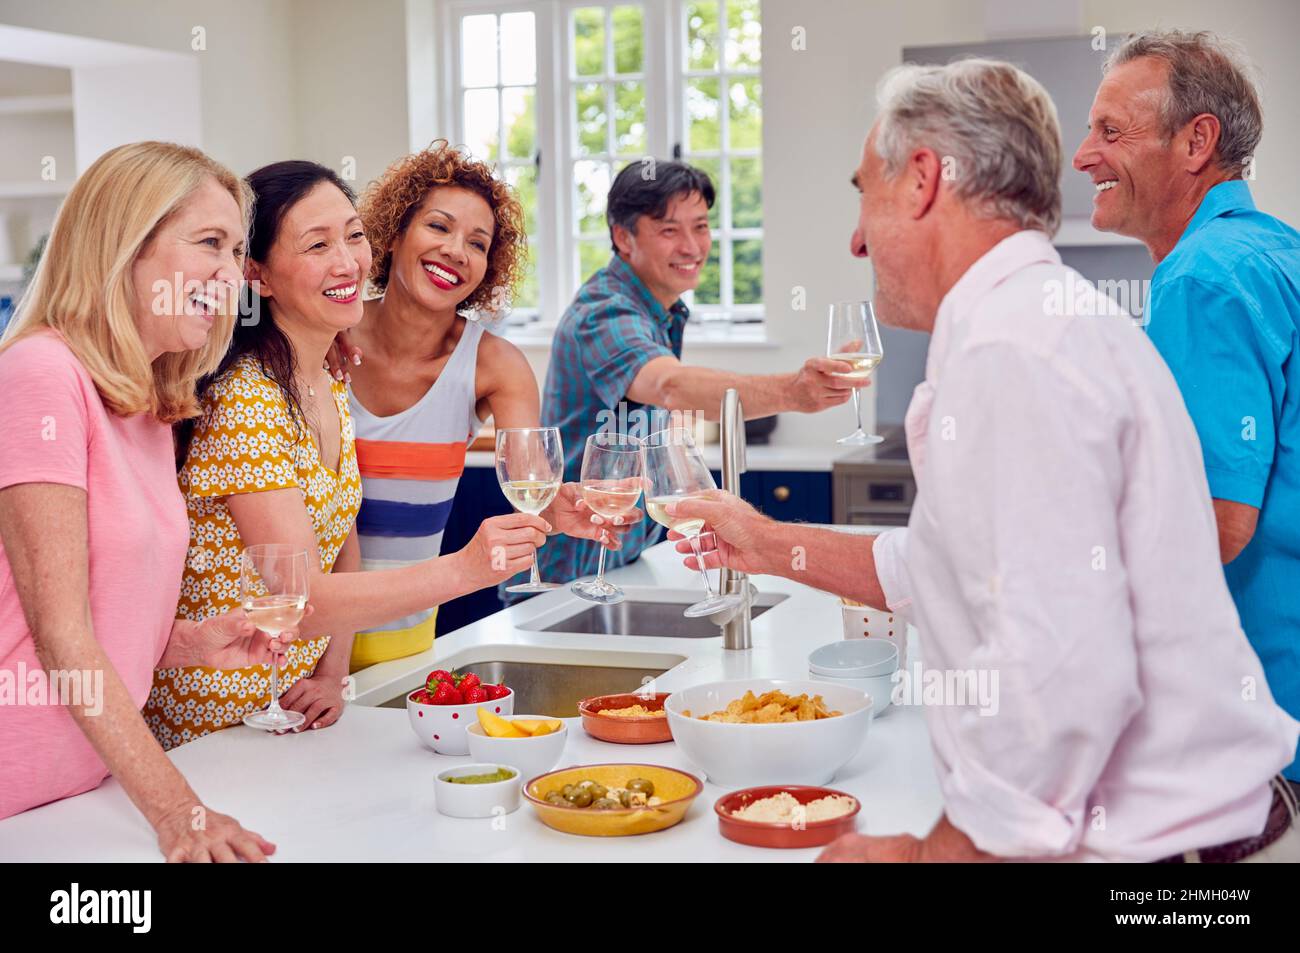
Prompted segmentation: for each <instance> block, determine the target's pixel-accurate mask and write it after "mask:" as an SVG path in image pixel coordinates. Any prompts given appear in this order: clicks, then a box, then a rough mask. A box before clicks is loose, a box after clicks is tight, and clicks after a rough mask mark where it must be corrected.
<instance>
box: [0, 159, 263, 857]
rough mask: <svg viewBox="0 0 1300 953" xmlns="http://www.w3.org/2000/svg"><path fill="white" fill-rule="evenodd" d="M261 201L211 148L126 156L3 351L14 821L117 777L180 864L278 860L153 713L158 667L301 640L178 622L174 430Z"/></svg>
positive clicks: (184, 527) (230, 305) (181, 558)
mask: <svg viewBox="0 0 1300 953" xmlns="http://www.w3.org/2000/svg"><path fill="white" fill-rule="evenodd" d="M248 209H249V199H248V196H247V192H246V190H245V187H244V186H243V184H242V183H241V182H240V181H239V179H237V178H236V177H235V176H234V175H233V174H232V173H231V172H230V171H229V170H227V169H225V168H223V167H222V166H220V165H218V164H217V163H215V162H213V161H212V160H211V159H209V158H208V157H207V156H205V155H204V154H203V153H201V152H199V151H198V150H196V149H189V148H184V147H181V146H176V145H171V144H168V143H159V142H142V143H135V144H132V145H126V146H121V147H119V148H117V149H114V150H112V151H110V152H108V153H106V154H105V155H103V156H102V157H100V158H99V159H98V160H97V161H96V162H95V163H94V164H93V165H92V166H91V167H90V168H89V169H87V170H86V171H85V172H84V173H83V174H82V176H81V177H80V179H79V180H78V181H77V183H76V184H75V185H74V186H73V188H72V191H71V192H70V193H69V194H68V197H67V199H66V200H65V201H64V203H63V206H62V208H61V209H60V211H59V216H58V219H57V220H56V222H55V224H54V229H53V232H52V234H51V235H50V241H49V245H48V247H47V248H46V250H45V254H44V256H43V259H42V261H41V264H40V266H39V268H38V269H37V272H36V275H35V276H34V278H33V280H32V283H31V286H30V288H29V289H28V291H27V293H26V295H25V296H24V298H23V300H22V302H21V303H20V304H19V311H18V316H17V317H16V318H15V320H14V323H13V324H12V325H11V326H10V328H9V330H8V332H7V333H6V335H5V339H4V341H3V344H0V396H2V397H3V401H4V407H3V412H2V413H0V447H3V448H4V449H3V452H2V453H0V760H3V763H4V769H3V771H0V818H4V817H8V816H10V815H12V814H16V813H18V812H20V811H25V810H27V809H28V808H32V807H36V806H37V805H40V804H45V803H47V802H50V801H55V800H58V799H60V798H65V797H69V796H71V795H74V794H80V793H82V792H83V791H89V790H91V789H92V788H95V787H98V786H99V784H100V783H101V782H102V781H103V780H104V778H105V777H106V776H107V775H108V774H110V773H111V774H112V775H113V776H114V777H116V778H117V779H118V781H119V783H121V785H122V787H123V788H124V789H125V791H126V793H127V795H128V796H129V797H130V798H131V800H132V801H133V802H134V803H135V805H136V807H137V808H139V810H140V812H141V813H142V814H143V815H144V816H145V819H146V820H148V822H149V823H150V824H151V825H152V826H153V828H154V830H155V831H156V832H157V835H158V843H159V846H160V848H161V849H162V852H163V854H164V855H165V856H166V858H167V859H168V860H191V861H208V860H217V861H231V860H236V859H240V858H242V859H244V860H265V859H266V855H267V854H270V853H271V852H273V851H274V850H275V846H274V845H273V844H271V843H269V842H267V841H266V840H264V839H263V838H262V837H260V836H259V835H257V834H254V833H253V832H251V831H247V830H244V828H242V827H241V826H240V825H239V824H238V823H237V822H236V821H235V820H234V819H233V818H230V817H226V816H225V815H222V814H218V813H217V812H216V811H213V810H210V809H209V808H207V807H206V806H205V805H204V804H203V802H202V801H201V800H200V799H199V797H198V795H196V794H195V793H194V791H193V790H192V789H191V788H190V786H189V785H188V784H187V783H186V781H185V779H184V778H183V777H181V775H180V773H179V772H178V771H177V770H176V768H175V767H174V766H173V765H172V763H171V762H170V761H169V760H168V759H167V757H166V755H164V754H163V751H162V748H160V747H159V746H158V743H157V742H156V741H155V740H154V738H153V735H152V734H151V733H150V731H149V729H148V727H146V725H145V723H144V719H143V718H142V717H141V715H140V708H141V706H142V705H143V704H144V701H145V698H146V696H147V695H148V693H149V686H150V684H151V682H152V680H153V670H154V668H155V667H158V666H166V665H191V664H199V663H200V662H201V663H202V664H206V665H220V666H223V667H226V668H233V667H239V666H243V665H251V664H257V663H259V662H261V663H265V662H267V661H269V659H270V654H269V652H270V649H271V648H277V649H281V648H283V646H281V645H279V644H274V645H273V644H272V643H269V642H268V641H267V639H266V637H265V635H263V634H258V633H255V631H254V629H253V626H252V625H251V624H250V623H249V622H248V621H247V619H246V618H244V616H243V614H242V612H234V613H228V614H226V615H223V616H218V617H215V618H212V619H209V620H207V621H206V622H203V623H193V622H186V621H181V620H177V619H176V603H177V598H178V595H179V591H180V584H181V571H182V568H183V566H184V563H185V554H186V550H187V547H188V542H189V526H188V521H187V519H186V515H185V503H184V501H183V499H182V498H181V494H180V490H179V488H178V486H177V484H176V470H175V456H174V451H173V444H172V431H171V425H172V423H174V422H176V421H178V420H182V419H185V418H187V417H192V416H194V415H195V414H197V412H198V406H197V402H196V399H195V382H196V381H197V379H198V378H199V376H200V375H202V374H205V373H208V372H210V371H212V370H213V369H214V368H215V367H216V366H217V362H218V361H219V360H220V358H221V355H222V353H223V352H224V351H225V349H226V346H227V344H228V343H229V341H230V335H231V330H232V328H233V324H234V319H233V317H232V315H233V314H234V313H235V310H234V301H235V296H236V294H237V292H238V288H239V285H240V281H241V276H242V269H243V255H244V244H245V232H246V227H247V220H248ZM6 685H7V691H6ZM6 694H7V695H8V697H5V696H6ZM200 822H201V823H200Z"/></svg>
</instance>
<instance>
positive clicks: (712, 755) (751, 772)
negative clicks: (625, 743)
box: [664, 678, 872, 788]
mask: <svg viewBox="0 0 1300 953" xmlns="http://www.w3.org/2000/svg"><path fill="white" fill-rule="evenodd" d="M775 689H780V690H781V691H783V692H785V693H786V694H787V695H802V694H808V695H821V696H822V698H823V699H825V701H826V704H827V705H829V706H830V707H831V708H832V709H836V710H839V711H841V712H843V714H842V715H839V716H838V717H835V718H823V719H821V720H820V721H802V722H787V723H783V724H774V725H732V724H726V723H723V722H716V721H703V720H702V719H700V718H699V717H698V716H700V715H707V714H709V713H711V712H715V711H719V710H721V709H723V708H726V707H727V704H728V703H729V702H732V701H735V700H736V699H738V698H741V697H743V696H744V694H745V692H747V691H753V693H754V694H755V695H762V694H763V693H764V692H770V691H773V690H775ZM664 710H665V711H667V712H668V722H669V724H670V725H671V726H672V730H673V740H674V741H676V742H677V744H678V746H679V747H680V748H681V749H682V753H683V754H685V755H686V757H687V758H689V759H690V760H691V763H692V764H694V765H695V766H696V767H697V768H699V769H700V770H701V771H702V772H704V773H705V774H706V775H708V778H709V780H710V781H712V782H713V783H714V784H720V785H723V786H726V787H733V788H743V787H757V786H759V785H770V784H826V783H827V782H829V781H830V780H831V779H832V778H834V777H835V772H836V771H838V770H839V769H840V768H842V767H843V766H844V765H845V764H847V763H848V762H849V761H850V760H852V758H853V756H854V755H856V754H857V753H858V749H859V748H861V747H862V742H863V741H864V740H865V739H866V737H867V729H869V728H870V727H871V718H872V704H871V699H869V698H867V696H866V695H864V694H863V693H862V692H860V691H858V690H857V689H854V688H849V687H847V686H843V685H836V684H832V683H831V682H811V681H809V682H797V681H784V680H779V679H763V678H751V679H740V680H736V681H728V682H709V683H706V684H704V685H696V686H694V687H692V688H687V689H683V690H678V691H674V692H673V693H672V694H671V695H669V696H668V700H667V701H666V702H665V703H664ZM683 711H690V712H691V717H687V716H685V715H683V714H682V712H683Z"/></svg>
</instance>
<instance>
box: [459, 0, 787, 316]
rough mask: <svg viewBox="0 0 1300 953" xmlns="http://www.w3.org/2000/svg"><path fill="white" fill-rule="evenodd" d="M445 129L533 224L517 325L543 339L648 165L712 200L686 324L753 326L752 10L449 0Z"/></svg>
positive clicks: (756, 305)
mask: <svg viewBox="0 0 1300 953" xmlns="http://www.w3.org/2000/svg"><path fill="white" fill-rule="evenodd" d="M442 16H443V18H444V19H443V26H444V30H443V36H444V37H445V38H446V44H447V45H446V49H445V50H444V53H445V56H444V64H445V65H444V73H443V81H444V85H443V89H444V90H446V91H447V92H446V93H445V94H444V98H443V100H442V102H443V109H444V121H443V122H442V123H441V126H440V127H441V128H444V129H447V130H449V133H448V138H450V139H451V140H452V141H453V142H457V143H462V144H464V145H465V147H466V148H467V149H468V150H469V151H470V152H472V153H473V154H474V155H475V156H478V157H480V158H483V159H485V160H487V161H489V162H493V163H496V164H497V166H498V169H499V170H500V174H501V175H503V176H504V177H505V178H506V180H507V181H508V182H510V183H511V184H512V185H513V186H515V187H516V188H517V189H518V190H519V195H520V199H521V200H522V201H523V203H524V206H525V210H526V213H527V216H528V231H529V245H530V269H529V274H528V278H527V280H526V282H525V284H524V286H523V287H522V288H521V290H520V292H519V293H518V294H517V296H516V299H515V302H514V311H513V312H512V314H511V323H512V324H517V325H527V324H536V325H538V326H539V327H540V328H544V327H545V325H546V324H547V323H549V322H554V321H556V320H558V319H559V317H560V315H561V314H562V313H563V311H564V309H565V308H566V307H567V306H568V303H569V301H570V300H571V299H572V297H573V295H574V293H575V292H576V291H577V289H578V287H579V286H580V285H581V284H582V282H583V281H585V280H586V279H587V277H589V276H590V275H591V273H592V272H594V271H595V270H596V269H598V268H600V267H602V266H604V264H605V263H606V262H607V261H608V260H609V256H610V254H611V251H610V245H609V231H608V229H607V227H606V225H605V197H606V194H607V192H608V191H609V185H610V183H611V182H612V180H613V176H614V175H615V174H616V173H617V172H618V170H619V169H621V168H622V167H623V166H624V165H626V164H627V163H628V162H632V161H637V160H641V159H643V158H644V157H646V156H655V157H661V158H662V157H665V156H674V157H679V158H681V159H683V160H684V161H687V162H690V163H692V164H694V165H697V166H699V167H701V168H703V169H704V170H706V171H707V172H708V173H709V174H710V175H711V176H712V178H713V181H714V186H715V188H716V189H717V201H716V202H715V205H714V208H713V213H712V216H711V221H712V225H713V238H714V245H713V250H712V252H711V256H710V262H709V265H708V266H707V267H706V269H705V272H704V275H703V277H702V280H701V283H700V286H699V288H698V289H697V290H696V292H695V293H694V296H693V297H694V300H693V301H690V302H689V303H690V304H691V309H692V320H693V321H700V322H708V323H709V324H710V326H712V327H716V328H720V329H721V328H725V327H727V326H728V325H730V324H731V323H733V322H746V323H753V322H761V321H762V287H763V277H762V242H763V231H762V225H763V222H762V81H761V74H760V55H761V54H760V41H761V35H762V34H761V26H760V0H642V2H632V0H531V2H523V0H520V2H515V3H509V2H500V0H449V2H447V3H446V4H444V5H443V7H442Z"/></svg>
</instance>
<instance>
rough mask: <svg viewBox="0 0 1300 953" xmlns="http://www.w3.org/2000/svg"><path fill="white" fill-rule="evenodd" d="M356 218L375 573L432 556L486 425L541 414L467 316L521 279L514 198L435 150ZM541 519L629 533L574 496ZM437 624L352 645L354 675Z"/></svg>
mask: <svg viewBox="0 0 1300 953" xmlns="http://www.w3.org/2000/svg"><path fill="white" fill-rule="evenodd" d="M360 212H361V218H362V221H363V223H364V225H365V230H366V237H367V238H368V239H369V241H370V248H371V251H372V253H373V257H374V264H373V265H372V266H371V269H370V281H371V285H372V287H374V288H376V289H378V290H380V291H382V292H383V297H382V298H376V299H372V300H370V301H367V302H366V303H365V314H364V317H363V318H362V321H361V323H360V324H359V325H358V326H357V327H356V328H354V329H353V330H352V331H351V332H350V337H351V344H352V345H354V346H356V347H358V348H359V349H360V351H361V352H364V354H365V361H364V362H360V363H358V362H357V361H356V358H354V364H355V366H354V367H352V368H350V373H351V384H352V417H353V421H354V423H355V426H356V446H357V460H358V463H359V464H360V468H361V477H362V495H363V499H362V503H361V512H360V514H359V515H358V517H357V531H358V535H359V537H360V543H361V565H362V568H363V569H378V568H387V567H392V566H403V565H407V564H410V563H414V562H418V561H420V560H426V559H430V558H432V557H434V556H437V555H438V552H439V548H440V546H441V543H442V531H443V528H444V527H445V526H446V523H447V516H448V514H449V513H450V511H451V505H452V499H453V497H455V495H456V486H457V483H458V482H459V480H460V476H461V473H462V471H463V470H464V467H465V450H466V447H467V446H468V445H469V443H470V441H472V440H473V439H474V436H475V434H477V433H478V431H479V429H480V428H481V427H482V426H483V422H484V421H485V420H486V419H487V418H488V417H489V416H490V417H491V418H492V419H493V420H494V421H495V423H496V426H497V427H498V428H502V427H536V426H539V425H540V407H541V401H540V397H539V392H538V387H537V378H536V377H535V376H534V375H533V371H532V368H531V367H530V366H529V364H528V361H527V359H526V358H525V357H524V355H523V352H521V351H520V350H519V348H517V347H515V346H514V345H513V344H511V343H510V342H509V341H507V340H505V339H504V338H501V337H498V336H496V335H495V334H491V333H485V328H484V326H483V325H482V324H481V323H480V322H479V321H478V320H477V318H476V316H474V315H476V313H478V314H482V313H491V312H497V311H499V310H501V308H502V306H503V304H504V303H505V300H506V299H507V298H508V296H509V294H510V293H511V292H512V291H513V290H514V287H515V285H516V284H517V283H518V281H519V279H520V278H521V277H522V275H523V270H524V265H525V261H526V255H527V249H526V244H525V238H524V212H523V208H522V207H521V206H520V204H519V200H518V199H517V198H516V197H515V195H514V193H513V191H512V190H511V189H510V187H509V186H508V185H506V184H505V183H504V182H502V181H501V180H500V179H498V178H496V177H494V176H493V174H492V170H491V168H490V167H489V166H487V165H486V164H484V163H482V162H478V161H475V160H474V159H472V158H469V157H468V156H466V155H465V154H464V153H462V152H460V151H458V150H456V149H453V148H451V147H450V146H448V145H447V143H446V142H444V141H441V140H439V141H438V142H435V143H434V144H433V145H432V146H431V147H430V148H428V149H426V150H424V151H423V152H418V153H415V154H413V155H409V156H406V157H405V158H403V159H400V160H399V161H397V162H396V163H394V164H393V165H392V166H390V167H389V169H388V170H387V172H385V173H384V175H383V176H382V177H381V178H380V179H379V180H378V181H377V182H375V183H374V184H373V185H372V186H371V188H370V190H369V191H368V192H367V193H366V195H365V196H364V198H363V200H362V203H361V209H360ZM462 311H464V312H468V313H470V314H471V315H472V316H471V317H466V316H464V315H462V314H461V312H462ZM541 515H542V518H543V519H545V520H546V521H547V522H548V523H549V524H550V525H551V529H552V532H562V533H566V534H568V535H570V536H580V537H585V538H588V539H596V540H600V541H601V542H602V543H604V545H606V546H608V547H610V548H611V549H617V548H618V546H619V545H620V544H621V541H620V536H621V533H622V532H623V531H624V529H623V528H622V527H613V526H608V525H607V524H605V523H604V521H603V520H602V519H601V518H600V517H598V516H595V515H594V514H592V513H591V511H590V510H587V509H585V506H584V504H583V503H582V502H581V496H580V494H579V492H578V487H577V485H576V484H567V485H565V486H564V487H563V488H562V489H561V491H560V493H559V495H558V496H557V497H556V499H555V502H554V503H552V504H551V507H550V508H549V509H548V510H546V511H544V512H543V513H542V514H541ZM435 614H436V607H431V608H429V609H426V610H422V611H420V612H416V613H414V614H412V615H410V616H407V617H406V618H404V619H400V620H397V621H395V622H392V623H390V624H388V625H386V626H382V627H380V628H377V629H373V630H371V631H369V632H361V633H358V634H357V636H356V640H355V642H354V644H353V650H352V668H353V669H354V670H355V669H357V668H361V667H363V666H366V665H371V664H374V663H375V662H380V661H384V660H387V659H392V658H400V657H402V656H405V655H411V654H414V653H416V652H420V651H423V650H425V649H427V648H429V646H430V645H431V644H432V643H433V636H434V620H435Z"/></svg>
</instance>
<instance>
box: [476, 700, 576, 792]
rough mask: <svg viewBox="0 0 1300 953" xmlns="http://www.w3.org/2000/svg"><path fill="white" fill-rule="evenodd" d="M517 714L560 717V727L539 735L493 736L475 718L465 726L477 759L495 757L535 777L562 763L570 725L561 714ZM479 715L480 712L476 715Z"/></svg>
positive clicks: (542, 717) (551, 719)
mask: <svg viewBox="0 0 1300 953" xmlns="http://www.w3.org/2000/svg"><path fill="white" fill-rule="evenodd" d="M514 717H515V718H528V719H536V720H538V721H543V720H547V721H559V722H560V729H559V731H553V732H551V733H550V734H549V735H536V736H533V737H529V738H493V737H492V736H491V735H489V734H488V733H487V732H485V731H484V730H483V726H482V725H481V724H479V723H478V721H477V720H475V722H474V724H472V725H470V726H469V727H468V728H466V729H465V734H466V736H467V738H468V740H469V754H470V757H471V758H473V759H474V760H475V761H494V762H497V763H499V764H508V765H510V767H512V768H518V769H519V771H520V773H521V774H522V775H523V776H524V777H526V778H535V777H537V775H539V774H545V773H546V772H547V771H550V770H551V769H552V768H553V767H555V766H556V765H557V764H559V763H560V756H561V755H563V754H564V746H565V745H566V744H567V743H568V740H569V726H568V724H567V723H566V722H564V721H563V720H562V719H559V718H548V717H547V716H546V715H516V716H514ZM476 719H477V716H476Z"/></svg>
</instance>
